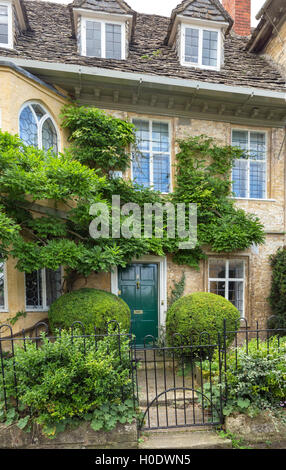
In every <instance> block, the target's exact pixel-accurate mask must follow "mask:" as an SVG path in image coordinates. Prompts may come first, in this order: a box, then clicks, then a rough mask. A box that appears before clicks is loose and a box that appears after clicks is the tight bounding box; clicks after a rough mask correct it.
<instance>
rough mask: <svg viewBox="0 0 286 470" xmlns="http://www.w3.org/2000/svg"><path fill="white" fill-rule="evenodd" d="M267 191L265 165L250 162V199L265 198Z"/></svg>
mask: <svg viewBox="0 0 286 470" xmlns="http://www.w3.org/2000/svg"><path fill="white" fill-rule="evenodd" d="M265 189H266V168H265V163H262V162H258V161H257V162H255V161H251V162H250V197H252V198H258V199H263V198H265V193H266V191H265Z"/></svg>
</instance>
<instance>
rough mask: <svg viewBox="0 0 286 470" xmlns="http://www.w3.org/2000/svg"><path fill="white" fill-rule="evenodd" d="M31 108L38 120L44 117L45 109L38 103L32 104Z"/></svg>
mask: <svg viewBox="0 0 286 470" xmlns="http://www.w3.org/2000/svg"><path fill="white" fill-rule="evenodd" d="M32 108H33V110H34V111H35V114H36V116H37V118H38V121H40V120H41V119H42V117H44V115H45V114H46V113H45V111H44V110H43V108H42V107H41V106H40V105H39V104H32Z"/></svg>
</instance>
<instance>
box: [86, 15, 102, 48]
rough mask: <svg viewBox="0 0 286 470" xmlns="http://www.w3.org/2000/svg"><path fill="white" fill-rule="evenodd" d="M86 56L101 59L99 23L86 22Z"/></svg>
mask: <svg viewBox="0 0 286 470" xmlns="http://www.w3.org/2000/svg"><path fill="white" fill-rule="evenodd" d="M86 55H87V56H92V57H101V23H97V22H96V21H87V22H86Z"/></svg>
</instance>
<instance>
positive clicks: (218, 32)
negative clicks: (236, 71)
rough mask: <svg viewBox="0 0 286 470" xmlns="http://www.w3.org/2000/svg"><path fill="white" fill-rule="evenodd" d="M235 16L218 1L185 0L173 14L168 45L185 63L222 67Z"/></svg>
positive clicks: (207, 67) (203, 67)
mask: <svg viewBox="0 0 286 470" xmlns="http://www.w3.org/2000/svg"><path fill="white" fill-rule="evenodd" d="M232 25H233V19H232V18H231V17H230V15H229V14H228V12H227V11H226V10H225V9H224V8H223V6H222V4H221V3H220V2H219V1H218V0H184V1H183V2H181V3H180V4H179V5H178V6H177V7H176V8H175V9H174V10H173V11H172V14H171V21H170V24H169V28H168V32H167V36H166V39H165V44H167V45H169V46H171V47H173V49H175V50H176V52H177V55H178V59H179V61H180V63H181V65H183V66H187V67H196V68H201V69H209V70H220V68H221V66H222V65H223V61H224V37H225V36H226V35H227V34H228V33H229V31H230V30H231V27H232Z"/></svg>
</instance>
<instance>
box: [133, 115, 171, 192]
mask: <svg viewBox="0 0 286 470" xmlns="http://www.w3.org/2000/svg"><path fill="white" fill-rule="evenodd" d="M133 121H145V122H148V124H149V142H150V143H152V128H153V122H157V123H158V122H159V123H162V124H163V123H164V124H167V125H168V133H169V147H170V151H169V152H153V151H152V145H151V147H150V151H149V152H146V153H149V154H150V167H149V172H150V174H149V180H150V185H149V187H150V188H151V189H154V165H153V154H154V153H155V154H158V153H159V154H160V155H168V156H169V180H170V183H169V191H168V192H162V193H161V194H170V193H172V191H173V187H172V126H171V122H170V121H165V120H162V119H161V120H160V119H146V118H144V117H143V118H141V117H140V116H139V117H133V118H132V123H133ZM131 180H132V181H133V162H132V165H131Z"/></svg>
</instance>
